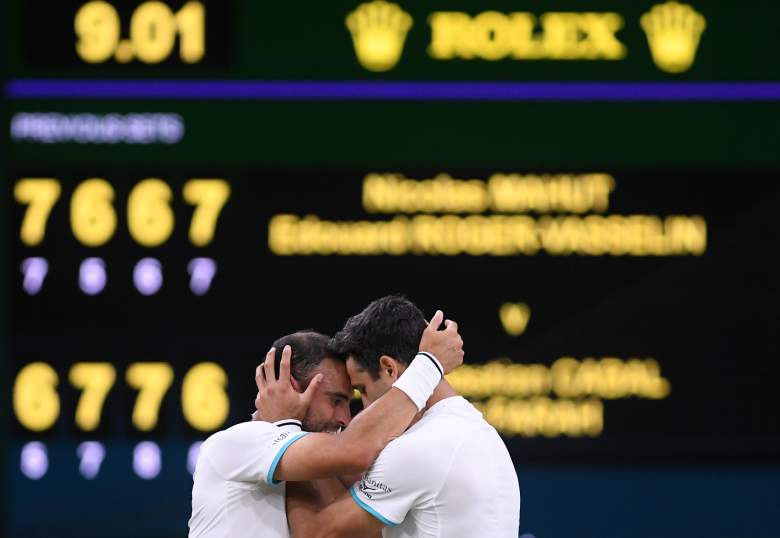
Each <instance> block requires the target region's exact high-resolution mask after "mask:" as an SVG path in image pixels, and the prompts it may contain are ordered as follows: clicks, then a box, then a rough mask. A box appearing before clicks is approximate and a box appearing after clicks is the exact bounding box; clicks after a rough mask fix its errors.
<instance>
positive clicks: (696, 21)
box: [641, 1, 707, 73]
mask: <svg viewBox="0 0 780 538" xmlns="http://www.w3.org/2000/svg"><path fill="white" fill-rule="evenodd" d="M641 24H642V29H643V30H644V31H645V34H647V41H648V43H649V44H650V52H651V53H652V55H653V61H654V62H655V64H656V65H657V66H658V67H659V68H660V69H662V70H664V71H667V72H669V73H682V72H684V71H687V70H688V69H690V68H691V66H692V65H693V61H694V60H695V59H696V51H697V49H698V48H699V39H700V38H701V34H702V33H703V32H704V29H705V28H706V27H707V22H706V21H705V19H704V17H703V16H702V15H701V14H700V13H698V12H696V10H694V9H693V8H692V7H691V6H689V5H686V4H680V3H678V2H674V1H671V2H666V3H665V4H659V5H657V6H653V8H652V9H651V10H650V11H649V12H647V13H645V14H644V15H643V16H642V19H641Z"/></svg>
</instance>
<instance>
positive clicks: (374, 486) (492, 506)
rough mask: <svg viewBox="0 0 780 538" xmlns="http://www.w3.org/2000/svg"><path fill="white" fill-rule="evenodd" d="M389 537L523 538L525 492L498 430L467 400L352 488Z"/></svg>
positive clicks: (452, 404)
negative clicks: (522, 494) (520, 534)
mask: <svg viewBox="0 0 780 538" xmlns="http://www.w3.org/2000/svg"><path fill="white" fill-rule="evenodd" d="M350 493H351V494H352V498H353V499H354V500H355V502H357V503H358V505H360V507H361V508H363V509H364V510H366V511H368V512H369V513H370V514H371V515H373V516H374V517H376V518H377V519H379V520H380V521H381V522H382V523H384V524H385V525H386V527H385V529H384V531H383V536H384V537H385V538H396V537H398V538H401V537H403V538H412V537H414V538H422V537H426V538H428V537H430V538H477V537H490V538H503V537H506V538H509V537H511V538H517V534H518V530H519V526H520V487H519V485H518V481H517V474H516V472H515V467H514V464H513V463H512V459H511V458H510V457H509V452H507V449H506V446H505V445H504V442H503V441H502V440H501V437H499V435H498V433H497V432H496V430H495V429H494V428H493V427H492V426H491V425H490V424H488V423H487V422H486V421H485V419H483V418H482V414H481V413H480V412H479V411H477V410H476V409H475V408H474V406H473V405H471V404H470V403H469V402H468V401H466V400H465V399H464V398H462V397H460V396H457V397H451V398H446V399H444V400H441V401H439V402H437V403H436V404H434V405H433V406H432V407H431V408H430V409H429V410H428V411H427V412H426V413H425V414H424V415H423V417H422V418H421V419H420V420H419V421H418V422H417V423H416V424H414V425H413V426H412V427H411V428H409V430H408V431H407V432H406V433H404V434H403V435H401V436H400V437H398V438H397V439H395V440H394V441H392V442H391V443H390V444H388V445H387V447H386V448H385V449H384V450H383V451H382V453H381V454H380V455H379V458H377V460H376V461H375V462H374V465H373V466H372V467H371V468H370V469H369V470H368V472H367V473H366V474H365V475H363V479H362V480H361V481H360V482H358V483H356V484H354V485H353V486H352V488H351V489H350Z"/></svg>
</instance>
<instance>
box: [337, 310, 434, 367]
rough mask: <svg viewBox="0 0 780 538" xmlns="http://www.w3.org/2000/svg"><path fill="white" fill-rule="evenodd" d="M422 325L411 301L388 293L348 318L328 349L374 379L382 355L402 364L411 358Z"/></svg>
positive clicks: (421, 315) (420, 335) (423, 322)
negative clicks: (356, 364) (358, 366)
mask: <svg viewBox="0 0 780 538" xmlns="http://www.w3.org/2000/svg"><path fill="white" fill-rule="evenodd" d="M425 326H426V322H425V316H423V313H422V311H421V310H420V309H419V308H417V306H415V304H414V303H413V302H411V301H410V300H409V299H407V298H406V297H403V296H401V295H388V296H387V297H382V298H381V299H377V300H376V301H373V302H372V303H371V304H369V305H368V306H367V307H366V308H365V309H364V310H363V311H362V312H361V313H360V314H357V315H356V316H352V317H351V318H349V319H348V320H347V323H346V324H345V325H344V328H343V329H341V330H340V331H339V332H337V333H336V335H335V336H334V337H333V338H331V340H330V343H329V344H328V349H329V350H330V352H331V354H333V355H335V356H336V357H339V358H341V359H343V360H345V359H347V357H349V356H350V355H351V356H352V357H353V358H354V359H355V361H357V363H358V364H359V365H360V367H361V368H363V369H364V370H366V371H367V372H368V373H369V374H370V375H371V377H372V378H373V379H377V378H378V377H379V358H380V357H381V356H382V355H388V356H389V357H392V358H394V359H395V360H397V361H399V362H400V363H402V364H406V365H408V364H409V363H410V362H411V361H412V359H414V356H415V355H416V354H417V351H418V349H419V346H420V338H421V337H422V333H423V331H424V330H425Z"/></svg>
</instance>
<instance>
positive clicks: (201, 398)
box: [181, 362, 230, 432]
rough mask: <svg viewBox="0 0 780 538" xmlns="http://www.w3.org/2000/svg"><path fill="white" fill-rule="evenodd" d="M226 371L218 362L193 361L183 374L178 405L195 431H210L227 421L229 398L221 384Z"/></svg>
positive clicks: (225, 380) (224, 381)
mask: <svg viewBox="0 0 780 538" xmlns="http://www.w3.org/2000/svg"><path fill="white" fill-rule="evenodd" d="M227 381H228V378H227V374H226V373H225V370H223V369H222V368H221V367H220V366H219V365H218V364H216V363H213V362H203V363H200V364H196V365H195V366H193V367H192V369H191V370H190V371H189V372H187V375H186V376H184V383H183V385H182V390H181V405H182V410H183V411H184V418H186V419H187V422H189V424H190V426H192V427H193V428H195V429H196V430H200V431H204V432H209V431H214V430H216V429H217V428H219V427H220V426H222V424H224V423H225V420H227V416H228V412H229V411H230V400H229V399H228V396H227V393H226V392H225V387H226V386H227Z"/></svg>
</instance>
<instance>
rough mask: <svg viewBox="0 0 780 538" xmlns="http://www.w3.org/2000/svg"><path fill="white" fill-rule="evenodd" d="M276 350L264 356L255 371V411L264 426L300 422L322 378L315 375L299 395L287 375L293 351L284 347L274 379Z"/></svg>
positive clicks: (291, 379)
mask: <svg viewBox="0 0 780 538" xmlns="http://www.w3.org/2000/svg"><path fill="white" fill-rule="evenodd" d="M275 359H276V348H273V347H272V348H271V349H270V350H269V351H268V353H266V355H265V361H264V362H263V363H262V364H260V365H259V366H258V367H257V369H256V370H255V383H257V390H258V392H257V399H256V400H255V407H256V408H257V410H258V412H259V418H260V419H261V420H264V421H266V422H278V421H280V420H283V419H286V418H295V419H298V420H303V418H304V417H305V416H306V411H307V410H308V408H309V405H310V404H311V401H312V398H314V394H315V393H316V392H317V387H318V386H319V384H320V383H321V382H322V374H317V375H316V376H314V378H313V379H312V380H311V382H309V386H308V387H307V388H306V390H305V391H304V392H298V390H296V389H297V382H296V381H295V380H294V379H293V378H292V376H291V375H290V361H291V360H292V348H291V347H290V346H284V350H282V360H281V362H280V364H279V377H278V378H277V376H276V360H275Z"/></svg>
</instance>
